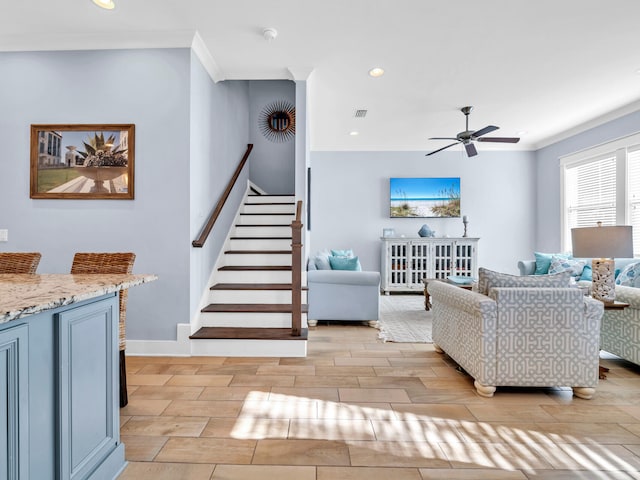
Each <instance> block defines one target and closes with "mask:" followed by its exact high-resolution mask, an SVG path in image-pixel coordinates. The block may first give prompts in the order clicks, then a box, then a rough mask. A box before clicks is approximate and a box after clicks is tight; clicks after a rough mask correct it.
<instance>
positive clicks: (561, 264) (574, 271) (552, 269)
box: [549, 255, 587, 277]
mask: <svg viewBox="0 0 640 480" xmlns="http://www.w3.org/2000/svg"><path fill="white" fill-rule="evenodd" d="M586 264H587V262H585V261H584V260H578V259H576V258H564V257H561V256H558V255H553V256H552V257H551V265H550V266H549V275H553V274H554V273H560V272H569V273H570V274H571V276H572V277H579V276H580V275H582V271H583V270H584V267H585V266H586Z"/></svg>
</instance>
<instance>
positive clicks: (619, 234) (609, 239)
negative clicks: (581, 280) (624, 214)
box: [571, 225, 633, 258]
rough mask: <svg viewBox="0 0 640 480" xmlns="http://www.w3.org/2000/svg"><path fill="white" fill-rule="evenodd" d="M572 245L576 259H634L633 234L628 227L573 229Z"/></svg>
mask: <svg viewBox="0 0 640 480" xmlns="http://www.w3.org/2000/svg"><path fill="white" fill-rule="evenodd" d="M571 243H572V247H573V248H572V250H573V252H572V253H573V256H574V257H580V258H632V257H633V233H632V229H631V227H630V226H627V225H618V226H612V227H584V228H572V229H571Z"/></svg>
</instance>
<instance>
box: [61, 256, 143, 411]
mask: <svg viewBox="0 0 640 480" xmlns="http://www.w3.org/2000/svg"><path fill="white" fill-rule="evenodd" d="M135 259H136V255H135V253H130V252H129V253H76V254H75V255H74V257H73V264H72V266H71V273H72V274H73V273H96V274H112V273H131V272H132V271H133V262H134V261H135ZM127 296H128V293H127V290H120V321H119V323H118V332H119V345H120V408H122V407H124V406H126V405H127V403H129V399H128V396H127V369H126V363H125V354H124V351H125V348H126V344H127V341H126V316H127Z"/></svg>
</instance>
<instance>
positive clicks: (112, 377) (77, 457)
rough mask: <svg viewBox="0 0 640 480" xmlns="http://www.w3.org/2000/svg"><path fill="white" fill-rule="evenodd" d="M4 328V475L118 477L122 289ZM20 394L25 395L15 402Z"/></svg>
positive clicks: (0, 375) (0, 416) (0, 372)
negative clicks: (5, 394)
mask: <svg viewBox="0 0 640 480" xmlns="http://www.w3.org/2000/svg"><path fill="white" fill-rule="evenodd" d="M16 323H21V325H15V326H14V325H13V324H16ZM0 327H4V328H3V329H2V330H0V382H1V383H0V388H1V389H2V390H4V388H5V386H6V388H7V392H8V393H9V395H8V396H7V398H8V399H9V401H8V402H6V403H7V405H5V404H4V403H2V402H3V400H0V433H2V432H5V431H6V432H7V434H5V435H3V437H2V439H0V465H4V460H5V458H6V459H7V465H8V467H7V474H6V476H5V475H4V471H3V470H0V478H7V479H9V480H18V479H19V480H26V479H33V480H89V479H90V480H103V479H104V480H107V479H109V480H110V479H113V478H115V477H117V475H118V474H119V473H120V472H121V471H122V469H123V468H124V466H125V460H124V445H122V444H121V443H120V432H119V424H120V421H119V400H118V374H119V371H118V296H117V294H109V295H105V296H102V297H97V298H95V299H91V300H87V301H84V302H79V303H76V304H71V305H68V306H65V307H60V308H57V309H54V310H48V311H45V312H42V313H39V314H36V315H32V316H29V317H24V318H23V319H20V320H16V321H14V322H9V323H8V324H5V325H1V326H0ZM12 342H13V343H12ZM5 345H7V346H6V348H5ZM12 345H13V346H12ZM21 347H24V348H21ZM5 352H6V353H5ZM20 359H22V360H21V361H19V360H20ZM0 396H2V398H4V392H0ZM19 398H22V400H23V401H19V403H18V406H16V405H13V403H12V402H14V400H12V399H19ZM20 406H22V408H20ZM16 430H17V434H16V433H15V432H16Z"/></svg>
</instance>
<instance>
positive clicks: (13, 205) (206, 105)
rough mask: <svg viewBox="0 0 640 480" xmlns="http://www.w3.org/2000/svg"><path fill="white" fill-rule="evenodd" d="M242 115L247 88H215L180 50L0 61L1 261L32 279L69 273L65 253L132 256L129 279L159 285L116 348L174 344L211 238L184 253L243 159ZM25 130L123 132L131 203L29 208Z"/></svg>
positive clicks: (136, 310)
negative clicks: (21, 263) (36, 255)
mask: <svg viewBox="0 0 640 480" xmlns="http://www.w3.org/2000/svg"><path fill="white" fill-rule="evenodd" d="M192 109H193V111H191V110H192ZM247 112H248V87H247V85H246V83H245V82H237V83H233V82H228V83H226V82H225V83H219V84H215V85H214V84H213V83H212V82H211V81H210V80H209V79H208V78H207V77H206V75H205V74H204V71H203V69H202V67H201V65H200V64H199V61H198V60H197V59H194V58H193V57H192V54H191V50H190V49H157V50H105V51H74V52H31V53H2V54H0V126H1V128H0V144H1V145H2V146H3V155H2V157H1V158H0V228H7V229H9V242H7V243H0V250H2V251H32V250H35V251H40V252H42V255H43V257H42V261H41V263H40V267H39V269H38V272H39V273H67V272H69V269H70V267H71V261H72V258H73V253H74V252H76V251H133V252H135V253H136V255H137V258H136V263H135V266H134V272H139V273H155V274H157V275H158V276H159V280H158V281H156V282H153V283H151V284H148V285H145V286H143V287H139V288H135V289H132V291H131V292H130V295H129V303H128V309H127V338H129V339H133V340H174V339H175V338H176V324H178V323H188V322H189V321H190V318H191V315H192V313H193V310H194V302H195V299H194V294H193V293H192V294H191V295H190V286H192V287H194V288H199V291H197V292H195V296H196V297H199V295H200V293H201V291H202V288H200V287H201V286H202V282H203V276H204V274H203V273H202V271H201V269H200V265H199V263H198V262H197V260H199V259H200V258H199V257H198V255H203V258H202V261H203V266H202V268H203V269H205V270H206V269H207V268H208V269H209V271H210V265H211V262H212V261H213V260H214V259H215V257H216V256H217V252H215V249H216V248H219V246H220V243H221V241H220V235H221V234H219V232H218V231H217V230H216V231H215V232H214V234H213V237H210V240H209V242H211V243H209V245H208V247H207V249H206V251H205V250H202V251H201V252H199V253H197V254H194V253H193V247H191V241H192V240H193V239H194V238H195V234H196V233H197V231H198V229H199V223H200V220H201V218H202V215H203V213H204V214H205V215H206V214H208V213H209V211H210V210H211V208H212V205H214V204H215V201H217V198H218V197H219V195H220V193H221V191H222V189H224V187H225V186H226V183H227V181H228V179H229V177H230V175H231V173H230V172H233V170H234V169H235V166H236V165H237V163H238V162H239V160H240V157H241V155H242V152H243V151H244V149H245V148H246V144H247V139H248V126H247V122H248V120H247V118H248V113H247ZM33 123H59V124H73V123H134V124H135V126H136V146H135V147H136V148H135V154H136V155H135V197H136V198H135V200H129V201H123V200H120V201H108V200H31V199H30V198H29V126H30V124H33ZM192 142H193V145H192ZM209 181H210V182H211V184H210V185H207V182H209ZM245 185H246V179H245ZM236 196H237V195H236ZM234 198H235V197H234ZM236 201H237V200H236ZM233 213H235V210H234V212H233ZM229 215H230V214H229V213H228V212H227V211H225V212H224V215H223V220H222V221H223V223H224V222H227V223H228V222H229V221H230V220H229ZM225 234H226V232H225ZM193 265H196V267H193ZM190 268H191V269H192V270H193V272H191V271H190ZM207 275H208V272H207Z"/></svg>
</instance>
